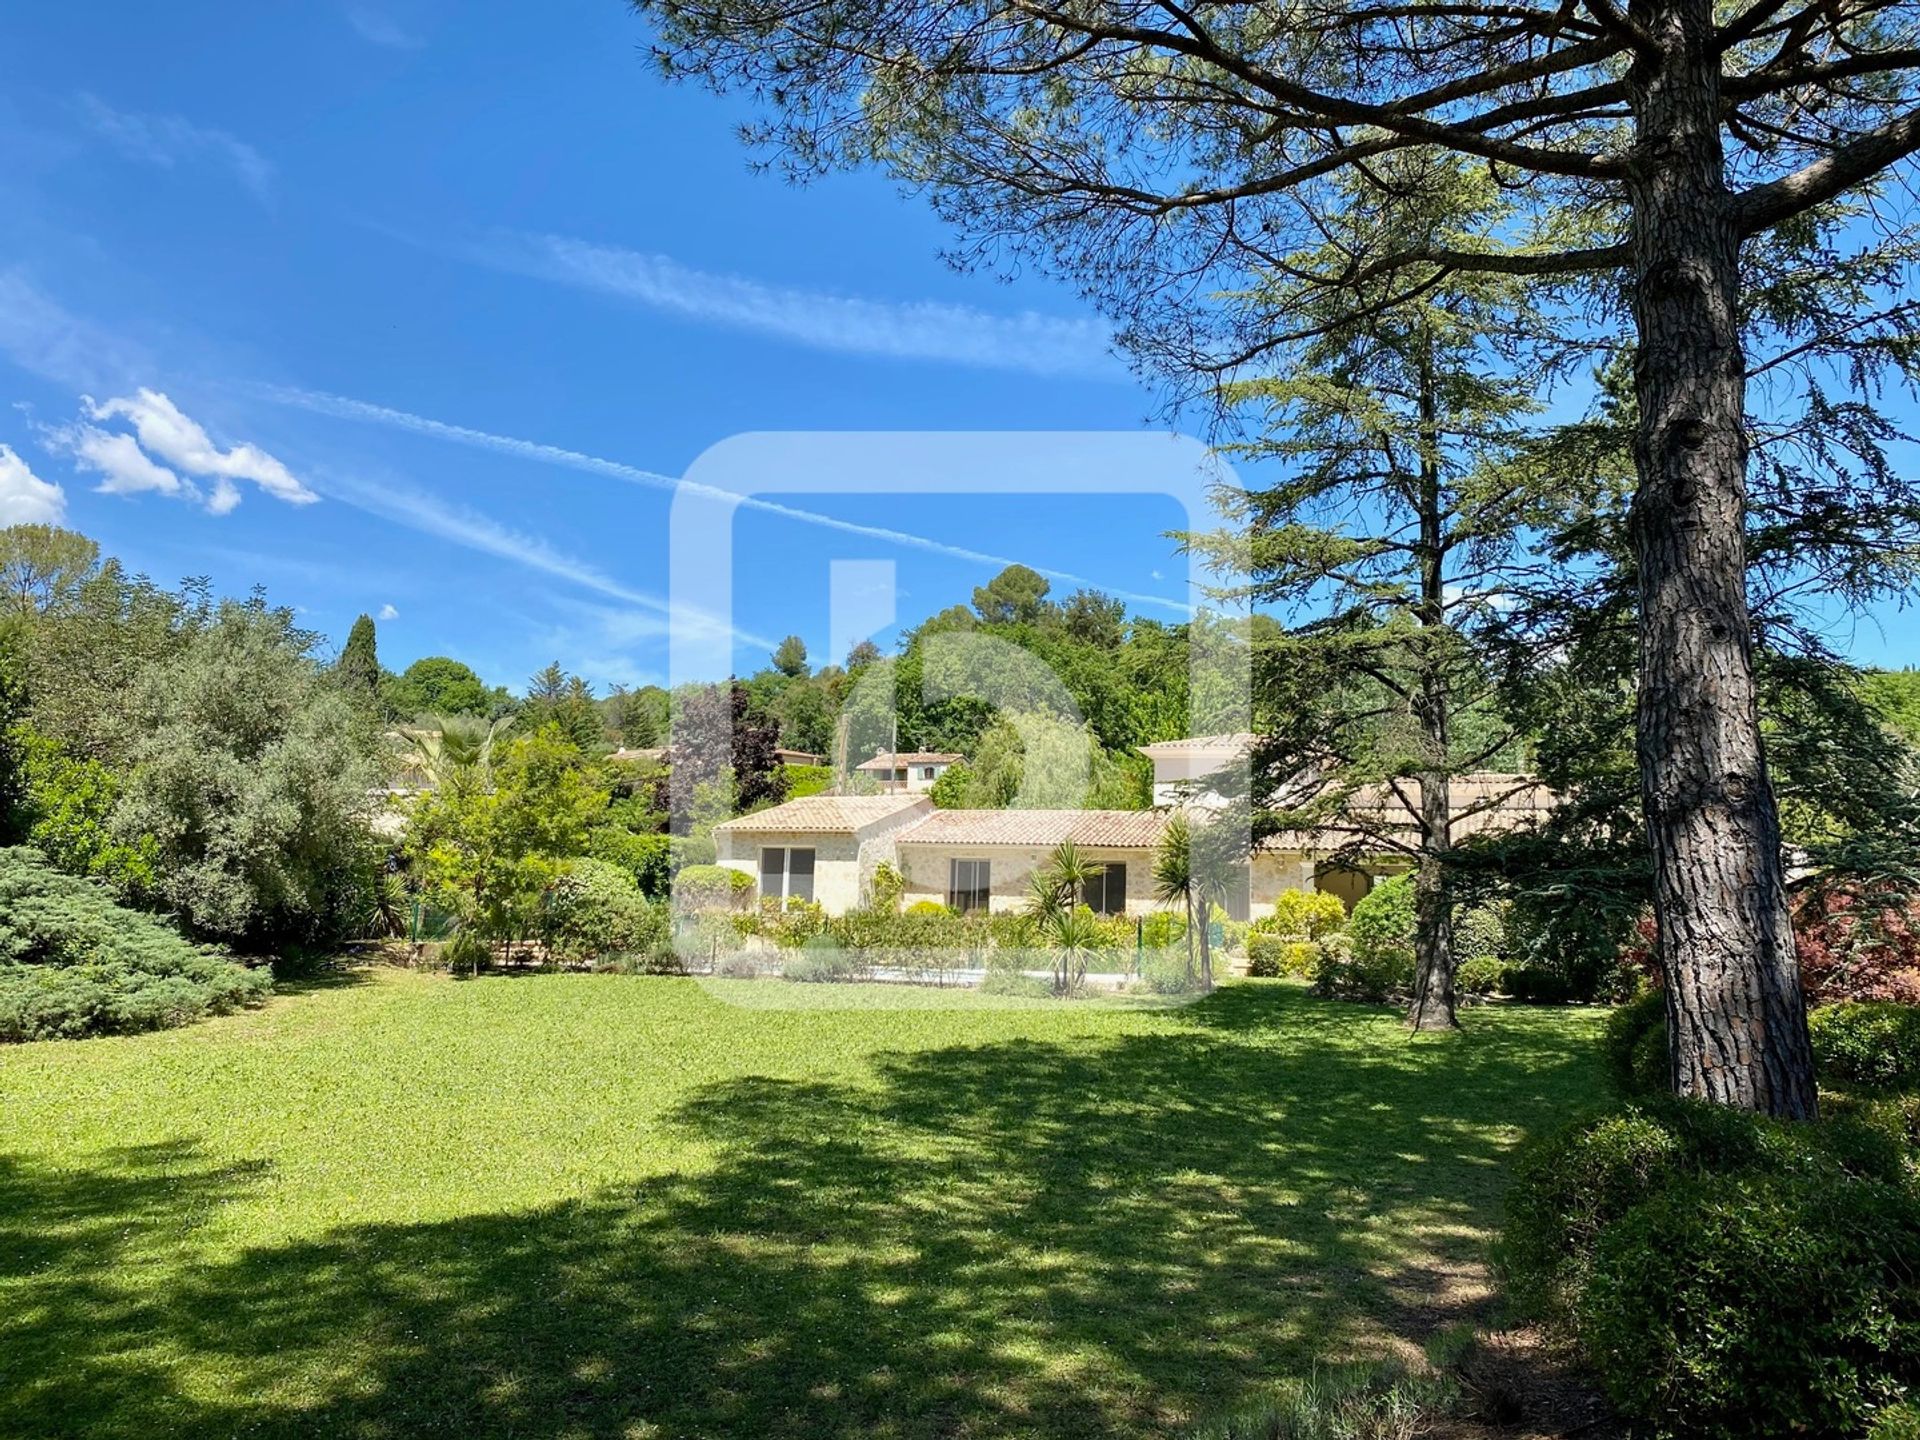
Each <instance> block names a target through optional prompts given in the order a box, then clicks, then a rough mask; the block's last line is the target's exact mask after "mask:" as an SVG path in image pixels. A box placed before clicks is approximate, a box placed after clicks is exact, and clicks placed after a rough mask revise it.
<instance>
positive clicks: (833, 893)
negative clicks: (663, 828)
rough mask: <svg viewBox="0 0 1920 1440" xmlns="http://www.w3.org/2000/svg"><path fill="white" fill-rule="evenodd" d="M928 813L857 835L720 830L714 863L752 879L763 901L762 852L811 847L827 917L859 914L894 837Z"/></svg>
mask: <svg viewBox="0 0 1920 1440" xmlns="http://www.w3.org/2000/svg"><path fill="white" fill-rule="evenodd" d="M926 813H927V812H926V811H925V809H915V810H907V811H903V812H902V813H901V814H899V815H895V816H890V817H888V818H887V819H885V820H880V821H876V822H875V823H873V824H871V825H867V826H865V827H863V828H862V829H861V830H860V831H858V832H857V833H852V832H848V831H844V830H842V831H837V832H836V831H820V830H716V831H714V834H713V845H714V862H715V863H716V864H719V865H725V866H727V867H728V868H729V869H732V870H742V871H745V872H746V873H747V874H748V875H751V876H752V877H753V882H754V887H755V890H754V894H755V898H756V899H757V898H758V896H759V884H760V852H761V850H763V849H766V848H768V847H773V848H798V849H807V848H811V849H812V851H813V898H814V900H815V902H816V903H817V904H819V906H820V907H821V908H822V909H824V910H825V911H826V912H827V913H828V914H829V915H844V914H846V913H847V911H849V910H857V909H859V908H860V904H861V902H862V901H863V900H865V898H866V895H867V889H868V886H869V884H870V883H871V882H872V879H873V871H874V867H875V866H876V865H878V864H879V863H880V862H881V861H882V860H891V859H893V833H894V832H895V831H897V830H902V829H905V828H906V827H907V826H908V825H913V824H917V823H918V822H919V821H921V820H923V819H925V818H926Z"/></svg>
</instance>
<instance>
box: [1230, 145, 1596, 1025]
mask: <svg viewBox="0 0 1920 1440" xmlns="http://www.w3.org/2000/svg"><path fill="white" fill-rule="evenodd" d="M1377 173H1378V174H1379V175H1380V176H1382V177H1383V178H1387V179H1390V180H1394V181H1397V182H1398V185H1397V189H1398V195H1399V197H1400V198H1396V199H1394V200H1393V201H1391V202H1389V203H1386V204H1376V203H1375V199H1376V197H1375V194H1374V192H1372V190H1371V189H1370V188H1363V189H1361V190H1360V191H1359V192H1358V193H1356V194H1355V195H1354V197H1353V202H1354V203H1353V204H1352V206H1351V207H1350V208H1349V209H1348V210H1347V211H1346V212H1345V213H1344V214H1342V215H1340V216H1338V217H1335V218H1333V219H1332V220H1330V221H1329V224H1328V227H1327V233H1326V236H1325V239H1324V241H1323V243H1322V244H1321V245H1320V246H1318V247H1316V249H1315V250H1314V251H1313V252H1311V253H1310V254H1306V255H1302V256H1296V257H1290V258H1289V260H1288V263H1287V264H1286V265H1285V266H1283V267H1282V268H1281V270H1280V272H1279V273H1278V274H1277V275H1276V276H1275V278H1274V279H1273V280H1272V281H1271V282H1270V283H1269V284H1267V285H1265V286H1263V287H1262V288H1261V292H1260V294H1259V296H1258V299H1257V301H1255V300H1251V299H1250V300H1249V303H1260V304H1265V305H1268V306H1270V307H1271V309H1272V312H1273V314H1274V316H1275V322H1274V323H1275V324H1276V325H1277V324H1280V323H1283V321H1282V319H1281V317H1285V320H1284V323H1290V324H1293V323H1297V324H1309V323H1315V322H1317V325H1316V328H1317V329H1318V331H1319V333H1318V334H1316V335H1315V336H1314V338H1313V339H1312V340H1310V341H1308V342H1307V343H1305V344H1303V345H1302V346H1301V347H1299V349H1298V351H1297V352H1294V353H1293V354H1292V355H1291V356H1290V359H1292V361H1293V362H1294V363H1293V365H1292V367H1291V368H1289V369H1287V370H1285V371H1284V372H1281V373H1278V374H1273V375H1258V376H1253V377H1248V378H1239V379H1235V380H1233V381H1231V382H1229V383H1228V384H1226V385H1225V386H1224V387H1223V393H1224V396H1225V399H1226V400H1227V402H1228V403H1229V404H1231V405H1233V406H1235V407H1237V408H1238V409H1239V410H1240V411H1241V412H1242V413H1243V414H1245V415H1247V416H1248V417H1249V420H1250V424H1251V428H1252V429H1253V431H1254V438H1253V439H1251V440H1250V441H1248V442H1246V443H1243V444H1241V445H1239V446H1238V447H1237V449H1238V452H1239V453H1240V454H1241V455H1244V456H1248V457H1251V458H1253V459H1255V460H1257V461H1260V462H1267V463H1266V464H1264V465H1263V466H1262V467H1261V468H1272V469H1277V470H1278V471H1279V473H1280V476H1281V478H1280V479H1279V480H1277V481H1276V482H1275V483H1273V484H1271V485H1268V486H1265V487H1264V488H1259V489H1246V490H1234V491H1231V492H1229V493H1228V496H1227V508H1228V511H1229V514H1230V516H1231V517H1232V518H1233V519H1234V520H1236V521H1238V522H1239V528H1237V529H1236V530H1235V531H1233V532H1232V533H1229V534H1224V535H1212V536H1203V537H1196V538H1195V539H1194V540H1193V541H1192V543H1193V544H1194V546H1195V547H1196V548H1197V549H1198V550H1200V551H1201V552H1202V553H1203V554H1204V555H1205V556H1206V557H1207V559H1208V560H1209V561H1210V562H1211V563H1213V564H1214V565H1216V566H1217V567H1219V568H1221V569H1223V570H1225V572H1226V573H1227V574H1228V575H1233V574H1235V573H1236V572H1240V571H1243V570H1244V572H1245V574H1246V576H1247V577H1248V578H1247V579H1246V580H1245V581H1244V582H1242V583H1239V584H1237V585H1235V586H1234V587H1233V590H1232V593H1233V594H1234V595H1235V596H1236V598H1239V599H1242V600H1245V601H1250V602H1252V603H1255V604H1259V605H1264V606H1270V607H1274V608H1276V609H1278V610H1279V611H1280V612H1281V613H1282V614H1286V615H1303V614H1304V615H1306V616H1309V617H1311V618H1308V619H1307V620H1305V622H1304V623H1300V624H1296V625H1294V626H1293V627H1292V628H1290V629H1287V630H1285V631H1283V632H1270V633H1269V635H1268V637H1267V639H1266V642H1265V643H1263V644H1261V645H1259V646H1258V647H1257V648H1256V650H1255V672H1256V673H1255V676H1254V684H1255V695H1256V713H1257V714H1259V716H1260V728H1261V729H1262V731H1263V732H1264V733H1265V736H1266V739H1265V741H1264V743H1263V746H1262V749H1261V753H1260V757H1259V761H1260V763H1259V764H1258V766H1257V768H1256V774H1257V776H1258V778H1259V782H1260V785H1259V790H1260V793H1259V795H1258V796H1257V797H1256V798H1258V799H1259V800H1261V801H1262V802H1263V804H1264V807H1265V810H1264V813H1263V815H1262V816H1261V817H1260V820H1259V822H1258V823H1257V825H1256V827H1255V829H1256V832H1271V831H1274V830H1300V829H1306V830H1313V831H1318V832H1321V833H1324V834H1331V835H1333V836H1336V837H1339V838H1338V843H1339V845H1340V846H1341V848H1342V849H1347V850H1353V851H1371V852H1374V853H1378V852H1380V851H1386V852H1388V853H1393V854H1400V855H1404V856H1406V857H1408V858H1409V859H1410V860H1412V862H1413V864H1414V870H1415V882H1414V887H1415V896H1416V901H1415V909H1416V914H1417V926H1416V937H1415V951H1416V955H1417V964H1416V967H1415V981H1414V990H1413V999H1412V1004H1411V1006H1410V1007H1409V1010H1408V1016H1407V1019H1408V1023H1409V1024H1410V1025H1412V1026H1413V1027H1414V1028H1415V1029H1449V1028H1452V1027H1453V1026H1454V1025H1455V1024H1456V1020H1455V1015H1454V984H1453V977H1454V954H1453V912H1454V896H1453V894H1452V892H1451V886H1450V867H1451V865H1452V858H1453V857H1452V851H1453V845H1454V824H1455V819H1456V815H1455V806H1454V803H1453V788H1452V781H1453V778H1454V777H1455V776H1456V775H1459V774H1462V773H1466V772H1472V771H1476V770H1480V769H1482V768H1484V767H1486V766H1487V765H1488V764H1489V763H1490V762H1491V761H1493V760H1494V759H1495V758H1496V757H1498V756H1499V755H1501V754H1502V753H1503V752H1506V751H1510V750H1511V749H1512V748H1513V745H1514V742H1515V739H1516V737H1515V736H1514V735H1513V733H1512V732H1511V730H1510V729H1509V728H1508V727H1507V726H1505V725H1503V724H1498V723H1496V724H1494V725H1493V726H1492V727H1490V729H1491V733H1489V727H1487V726H1484V725H1481V726H1472V727H1463V726H1461V724H1460V721H1461V719H1462V718H1463V716H1464V715H1466V714H1470V713H1472V712H1474V710H1475V709H1476V707H1477V708H1478V710H1479V713H1480V714H1481V715H1482V716H1484V715H1486V714H1487V713H1489V712H1488V710H1487V704H1488V700H1489V695H1490V690H1491V686H1490V683H1489V680H1490V677H1489V674H1488V667H1487V663H1486V655H1485V652H1484V650H1483V647H1481V646H1480V645H1479V644H1477V643H1476V642H1477V640H1478V637H1479V632H1480V631H1481V630H1482V629H1483V628H1484V626H1485V625H1486V624H1487V623H1488V622H1489V621H1494V622H1497V620H1498V616H1499V607H1500V606H1501V605H1502V604H1503V603H1505V596H1504V593H1503V592H1504V588H1505V586H1506V585H1507V584H1508V583H1510V582H1511V581H1512V580H1513V579H1514V578H1515V576H1516V573H1517V568H1518V567H1520V566H1522V565H1526V566H1527V568H1528V573H1530V571H1531V564H1530V561H1531V556H1530V555H1529V554H1528V551H1527V547H1526V545H1525V544H1524V541H1523V537H1524V536H1525V535H1526V534H1528V533H1530V531H1531V527H1532V526H1533V525H1535V524H1537V522H1538V519H1539V516H1540V513H1541V512H1542V510H1543V508H1544V507H1545V505H1546V504H1547V503H1548V502H1547V501H1546V500H1544V499H1543V496H1542V493H1541V486H1540V485H1539V484H1538V483H1537V481H1538V477H1535V476H1533V475H1531V474H1530V473H1529V472H1528V471H1527V470H1526V469H1525V468H1524V467H1517V466H1514V465H1512V464H1510V463H1507V462H1509V461H1510V459H1511V452H1512V450H1513V448H1514V446H1515V444H1516V443H1517V441H1518V440H1519V438H1520V434H1521V427H1522V426H1523V425H1524V424H1525V423H1526V422H1527V421H1528V420H1529V418H1530V417H1531V414H1532V412H1533V411H1534V409H1535V408H1536V407H1535V403H1534V399H1533V395H1532V393H1531V384H1530V382H1529V380H1528V379H1526V378H1524V376H1523V374H1522V373H1521V371H1522V370H1523V369H1524V370H1527V371H1531V369H1532V368H1533V367H1532V366H1531V365H1522V366H1516V364H1515V363H1514V362H1515V361H1516V360H1520V361H1523V362H1524V361H1526V360H1528V359H1529V358H1530V357H1528V356H1526V355H1524V354H1522V355H1520V356H1516V355H1514V354H1513V353H1511V352H1512V351H1513V349H1514V348H1515V347H1514V345H1513V343H1512V341H1511V337H1512V336H1513V335H1514V333H1515V332H1516V331H1520V332H1522V333H1524V332H1525V331H1526V330H1527V329H1529V328H1537V326H1534V327H1529V326H1528V325H1527V324H1526V323H1525V321H1526V318H1527V302H1526V297H1525V295H1524V293H1523V291H1522V289H1521V287H1520V286H1519V285H1518V283H1517V282H1516V281H1515V280H1514V279H1513V278H1512V277H1510V276H1498V275H1484V274H1472V273H1468V274H1464V275H1460V276H1457V277H1454V278H1452V279H1450V280H1447V281H1445V282H1443V283H1440V284H1436V285H1434V286H1432V287H1430V288H1429V289H1428V290H1427V292H1426V293H1425V294H1424V295H1422V296H1420V297H1419V298H1418V299H1416V300H1411V301H1407V302H1405V303H1403V304H1399V305H1392V306H1388V305H1374V306H1372V307H1370V308H1368V309H1365V310H1363V313H1362V314H1361V315H1360V316H1359V317H1358V318H1351V317H1350V315H1349V309H1348V302H1347V300H1346V298H1345V297H1335V296H1333V295H1330V294H1329V293H1328V292H1327V291H1326V290H1324V289H1323V288H1321V287H1320V286H1318V285H1316V284H1313V283H1310V282H1307V283H1303V282H1301V281H1300V280H1298V279H1295V278H1293V277H1294V276H1297V275H1299V274H1302V273H1318V272H1320V271H1322V270H1324V269H1325V267H1326V266H1327V265H1329V264H1331V263H1333V259H1334V257H1335V256H1337V255H1341V254H1352V253H1364V252H1368V251H1372V250H1377V249H1379V248H1380V247H1381V246H1382V245H1387V244H1391V243H1394V242H1396V241H1399V240H1403V239H1405V238H1406V237H1409V236H1411V235H1416V234H1421V233H1424V237H1425V242H1426V243H1428V244H1430V245H1433V246H1435V247H1437V248H1446V247H1451V246H1455V245H1459V244H1463V243H1468V242H1469V240H1470V238H1471V237H1472V236H1473V235H1475V234H1477V233H1481V232H1483V231H1485V230H1488V229H1490V228H1493V227H1494V226H1495V225H1496V224H1497V223H1498V221H1499V220H1500V219H1501V217H1502V215H1503V214H1504V212H1505V209H1506V206H1505V205H1504V203H1503V202H1502V200H1501V199H1500V196H1499V192H1498V190H1497V189H1496V187H1495V186H1493V185H1492V184H1491V183H1490V182H1488V181H1487V180H1486V178H1485V177H1484V175H1483V174H1482V173H1480V172H1479V171H1477V170H1474V169H1471V168H1469V167H1467V166H1465V165H1463V164H1461V163H1459V162H1458V161H1456V160H1454V159H1452V158H1450V157H1448V156H1444V155H1434V154H1430V153H1415V154H1407V155H1388V156H1383V157H1382V159H1381V161H1380V168H1379V170H1378V172H1377ZM1408 197H1410V198H1411V202H1417V203H1410V199H1409V198H1408ZM1393 283H1394V282H1393V281H1392V280H1390V279H1388V278H1385V277H1383V278H1382V279H1381V280H1380V281H1378V282H1377V285H1376V289H1377V294H1376V295H1375V296H1374V297H1373V298H1375V299H1378V300H1381V301H1384V300H1387V299H1389V298H1390V291H1391V288H1392V285H1393ZM1516 317H1518V318H1519V319H1520V321H1521V322H1522V323H1519V324H1516ZM1522 348H1524V347H1522ZM1572 498H1573V497H1568V496H1565V495H1563V494H1561V493H1559V492H1558V491H1557V490H1556V491H1555V492H1554V493H1553V494H1552V497H1551V505H1552V506H1553V508H1554V509H1555V511H1556V513H1557V511H1558V509H1559V507H1561V506H1563V505H1566V504H1568V503H1571V502H1572ZM1476 803H1482V804H1484V803H1489V802H1485V801H1481V802H1476Z"/></svg>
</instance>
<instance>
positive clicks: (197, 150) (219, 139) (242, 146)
mask: <svg viewBox="0 0 1920 1440" xmlns="http://www.w3.org/2000/svg"><path fill="white" fill-rule="evenodd" d="M79 108H80V116H81V119H82V120H84V121H85V122H86V125H87V127H88V128H89V129H90V130H92V131H93V132H94V134H96V135H98V136H99V137H100V138H101V139H103V140H105V141H106V142H107V143H108V144H110V145H112V146H113V148H114V149H116V150H118V151H119V152H120V153H121V154H122V155H124V156H125V157H126V158H127V159H129V160H137V161H139V162H140V163H141V164H143V165H153V166H157V167H159V168H160V169H162V170H171V169H173V168H174V167H175V166H176V165H180V164H183V163H190V162H196V161H200V162H210V163H212V164H215V165H219V166H222V167H224V168H225V169H227V170H229V171H231V172H232V173H233V175H234V177H235V178H236V179H238V180H239V181H240V183H241V184H242V185H244V186H246V187H247V189H249V190H251V191H252V192H253V194H254V197H255V198H256V199H259V200H265V199H267V198H268V196H269V195H270V194H271V192H272V189H273V164H272V162H271V161H269V160H268V159H267V157H266V156H264V155H262V154H261V153H260V152H259V151H258V150H256V149H254V148H253V146H251V145H249V144H247V142H246V141H244V140H241V139H239V138H237V137H235V136H233V135H230V134H228V133H227V132H226V131H225V130H220V129H216V128H214V127H212V126H207V125H196V124H194V123H193V122H192V121H191V120H187V119H183V118H182V117H181V116H178V115H136V114H133V113H131V112H129V111H125V110H116V109H114V108H113V107H112V106H111V105H109V104H107V103H106V101H104V100H102V99H101V98H100V97H99V96H97V95H90V94H87V93H85V92H82V93H81V95H80V96H79Z"/></svg>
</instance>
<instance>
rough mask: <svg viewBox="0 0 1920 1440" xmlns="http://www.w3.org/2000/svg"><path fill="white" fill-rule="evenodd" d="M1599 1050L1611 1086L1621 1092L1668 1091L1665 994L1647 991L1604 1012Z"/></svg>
mask: <svg viewBox="0 0 1920 1440" xmlns="http://www.w3.org/2000/svg"><path fill="white" fill-rule="evenodd" d="M1600 1050H1601V1054H1602V1055H1603V1056H1605V1058H1606V1063H1607V1073H1608V1075H1610V1076H1611V1077H1612V1079H1613V1085H1614V1088H1615V1089H1616V1090H1618V1091H1619V1092H1620V1093H1621V1094H1622V1095H1664V1094H1666V1093H1668V1091H1669V1089H1670V1085H1669V1080H1668V1073H1667V1071H1668V1067H1667V997H1666V995H1665V993H1664V992H1662V991H1659V990H1649V991H1648V992H1647V993H1646V994H1644V995H1642V996H1641V997H1640V998H1639V999H1637V1000H1630V1001H1628V1002H1627V1003H1626V1004H1625V1005H1622V1006H1619V1007H1618V1008H1617V1009H1615V1010H1614V1011H1613V1013H1612V1014H1610V1015H1608V1016H1607V1028H1606V1032H1605V1034H1604V1035H1603V1036H1602V1038H1601V1041H1600Z"/></svg>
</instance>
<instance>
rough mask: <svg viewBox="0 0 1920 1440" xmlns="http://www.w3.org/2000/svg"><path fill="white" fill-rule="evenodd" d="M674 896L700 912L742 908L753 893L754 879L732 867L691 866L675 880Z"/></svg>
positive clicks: (682, 871)
mask: <svg viewBox="0 0 1920 1440" xmlns="http://www.w3.org/2000/svg"><path fill="white" fill-rule="evenodd" d="M673 893H674V895H675V897H676V898H678V899H679V900H680V901H681V902H682V903H684V904H687V905H691V906H694V907H695V908H697V909H704V908H705V907H707V906H720V905H724V906H733V905H741V904H744V903H746V900H747V897H748V896H750V895H752V893H753V876H751V875H749V874H748V873H747V872H746V871H744V870H735V869H734V868H733V867H732V866H731V865H688V866H687V867H685V868H684V869H683V870H681V872H680V873H679V874H678V875H676V876H675V877H674V881H673Z"/></svg>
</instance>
